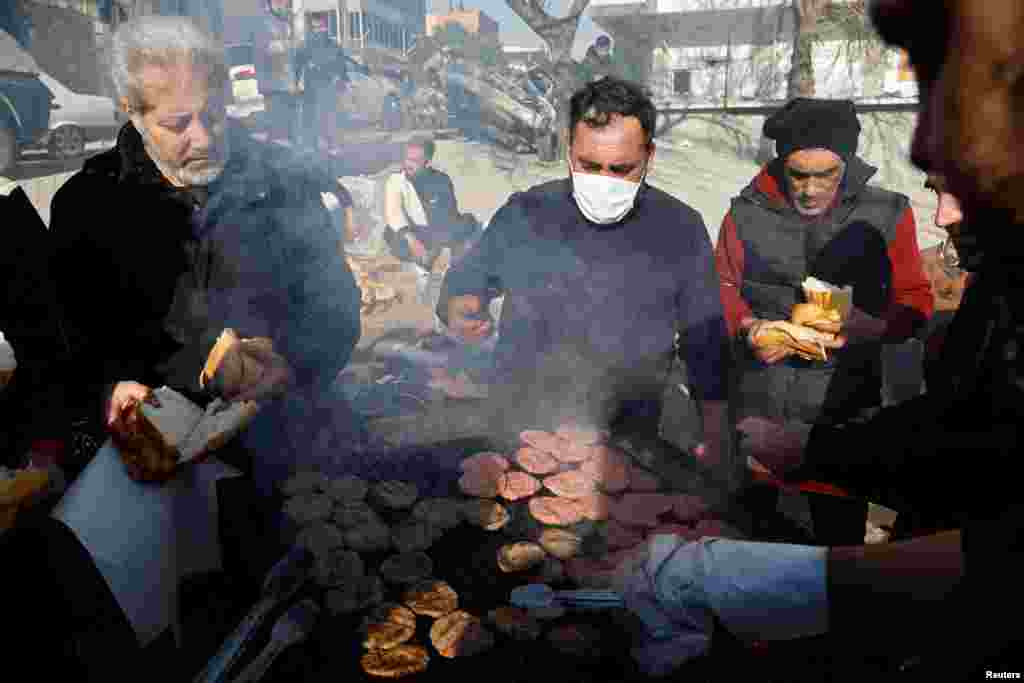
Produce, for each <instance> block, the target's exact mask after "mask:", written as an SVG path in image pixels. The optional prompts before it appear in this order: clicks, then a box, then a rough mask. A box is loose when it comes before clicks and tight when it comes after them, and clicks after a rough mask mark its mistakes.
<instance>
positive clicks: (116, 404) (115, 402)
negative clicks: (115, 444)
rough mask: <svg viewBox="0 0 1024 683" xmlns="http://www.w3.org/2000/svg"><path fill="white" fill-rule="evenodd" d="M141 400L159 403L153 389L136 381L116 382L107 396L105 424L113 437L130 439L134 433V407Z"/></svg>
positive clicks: (123, 439) (135, 417) (135, 416)
mask: <svg viewBox="0 0 1024 683" xmlns="http://www.w3.org/2000/svg"><path fill="white" fill-rule="evenodd" d="M143 402H148V403H151V404H152V405H156V406H158V405H160V402H159V401H158V400H157V399H156V397H155V396H154V395H153V390H152V389H150V388H149V387H147V386H146V385H145V384H140V383H138V382H118V383H117V384H115V385H114V389H113V391H111V392H110V396H109V397H108V398H107V403H106V425H107V429H108V430H109V431H110V432H111V434H112V435H113V436H114V438H115V439H120V440H122V441H130V440H131V439H132V437H133V436H135V433H136V423H137V413H136V411H135V407H136V406H137V405H138V404H140V403H143Z"/></svg>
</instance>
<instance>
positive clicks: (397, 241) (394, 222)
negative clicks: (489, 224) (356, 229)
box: [384, 138, 480, 270]
mask: <svg viewBox="0 0 1024 683" xmlns="http://www.w3.org/2000/svg"><path fill="white" fill-rule="evenodd" d="M434 151H435V144H434V141H433V140H432V139H429V138H415V139H413V140H410V141H409V142H407V143H406V144H405V153H404V155H403V157H402V168H401V170H399V171H397V172H395V173H392V174H391V175H390V176H388V179H387V181H386V182H385V185H384V222H385V223H386V224H387V230H386V231H385V233H384V235H385V240H386V241H387V243H388V246H389V248H390V249H391V253H392V254H393V255H394V256H395V258H397V259H399V260H400V261H407V262H411V263H415V264H416V265H418V266H419V267H421V268H423V269H425V270H431V269H432V268H433V267H434V265H435V261H436V260H437V257H438V256H439V255H440V254H441V250H442V249H444V248H445V247H448V248H450V249H451V253H452V258H453V259H455V260H458V259H460V258H462V256H463V255H464V254H465V253H466V250H467V249H469V247H470V246H471V245H472V244H473V241H474V240H475V239H476V238H477V237H478V236H479V234H480V225H479V223H478V222H477V220H476V219H475V218H474V217H473V216H472V215H470V214H466V213H460V212H459V201H458V198H456V196H455V185H454V184H453V183H452V179H451V177H450V176H449V175H448V174H447V173H445V172H444V171H441V170H439V169H437V168H435V167H434V165H433V160H434Z"/></svg>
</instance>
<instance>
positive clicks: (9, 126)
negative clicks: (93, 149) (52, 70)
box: [0, 31, 53, 175]
mask: <svg viewBox="0 0 1024 683" xmlns="http://www.w3.org/2000/svg"><path fill="white" fill-rule="evenodd" d="M37 73H39V66H38V65H37V64H36V61H35V60H34V59H32V56H31V55H30V54H28V53H27V52H25V51H24V50H23V49H22V48H21V46H20V45H19V44H18V42H17V41H16V40H15V39H14V38H13V37H11V35H10V34H8V33H7V32H6V31H0V175H2V174H4V173H5V172H7V171H9V170H10V169H11V168H13V167H14V165H15V164H16V163H17V162H18V156H19V155H20V153H21V149H22V148H23V147H24V146H26V145H29V144H31V143H33V142H35V141H36V140H38V139H39V138H40V137H41V136H42V135H45V134H46V131H47V128H48V126H49V125H50V104H51V101H52V99H53V93H51V92H50V91H49V90H48V89H47V87H46V86H45V85H43V82H42V81H40V80H39V78H37V77H36V74H37Z"/></svg>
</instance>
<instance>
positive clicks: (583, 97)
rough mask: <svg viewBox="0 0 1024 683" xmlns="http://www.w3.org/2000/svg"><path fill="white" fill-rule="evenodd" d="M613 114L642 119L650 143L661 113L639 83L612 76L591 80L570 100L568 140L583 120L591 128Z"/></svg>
mask: <svg viewBox="0 0 1024 683" xmlns="http://www.w3.org/2000/svg"><path fill="white" fill-rule="evenodd" d="M614 114H619V115H621V116H635V117H636V118H638V119H640V125H641V127H643V129H644V134H645V135H646V136H647V144H648V145H649V144H651V140H653V139H654V126H655V123H656V119H657V116H658V112H657V110H656V109H655V108H654V103H653V102H651V98H649V97H648V96H647V95H646V93H644V91H643V89H642V88H641V87H640V86H639V85H637V84H636V83H632V82H630V81H624V80H622V79H619V78H613V77H611V76H606V77H605V78H602V79H601V80H599V81H594V82H593V83H588V84H587V85H585V86H584V87H583V88H582V89H581V90H577V91H576V93H575V94H574V95H573V96H572V99H571V100H569V139H570V140H572V137H573V135H575V133H576V124H577V123H579V122H580V121H583V122H584V123H586V124H587V125H588V126H590V127H592V128H603V127H604V126H607V125H608V123H609V122H610V121H611V119H612V116H613V115H614Z"/></svg>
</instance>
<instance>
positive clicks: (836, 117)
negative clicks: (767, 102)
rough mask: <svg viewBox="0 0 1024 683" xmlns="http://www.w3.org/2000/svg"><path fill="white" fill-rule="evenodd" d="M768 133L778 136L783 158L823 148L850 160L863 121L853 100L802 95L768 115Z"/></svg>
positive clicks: (779, 154)
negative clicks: (810, 97)
mask: <svg viewBox="0 0 1024 683" xmlns="http://www.w3.org/2000/svg"><path fill="white" fill-rule="evenodd" d="M764 134H765V136H767V137H769V138H772V139H773V140H775V152H776V154H777V155H778V156H779V158H780V159H785V158H786V157H787V156H789V155H790V153H792V152H796V151H799V150H801V149H819V148H820V149H827V150H830V151H832V152H835V153H836V154H837V155H839V156H840V157H841V158H842V159H843V161H848V160H849V159H850V157H852V156H854V155H855V154H856V153H857V140H858V138H859V137H860V121H858V120H857V110H856V108H854V106H853V102H852V101H850V100H817V99H808V98H805V97H798V98H796V99H794V100H791V101H790V102H789V103H788V104H786V106H784V107H783V108H782V109H780V110H778V111H777V112H775V113H774V114H772V115H771V116H770V117H768V119H767V120H766V121H765V122H764Z"/></svg>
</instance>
